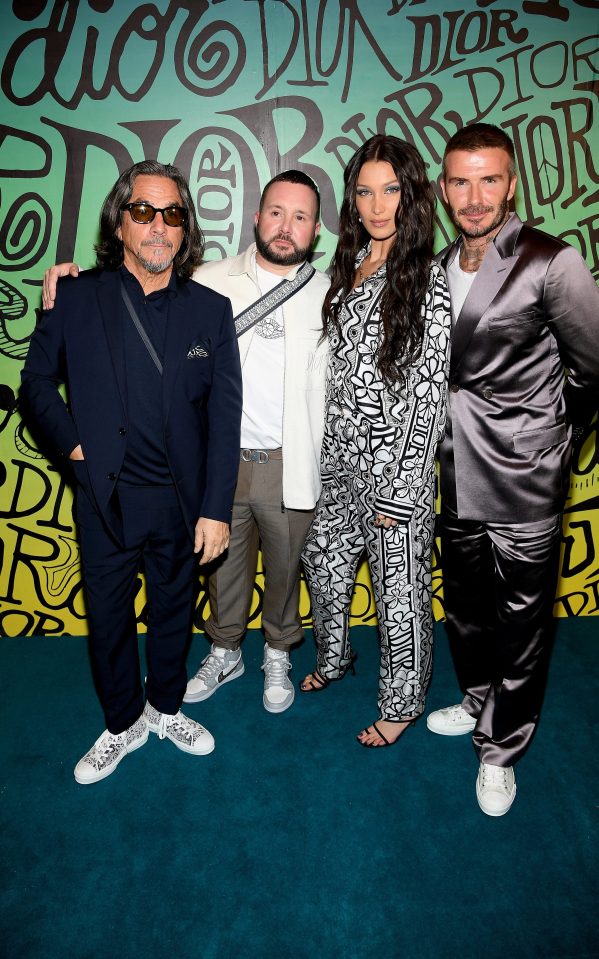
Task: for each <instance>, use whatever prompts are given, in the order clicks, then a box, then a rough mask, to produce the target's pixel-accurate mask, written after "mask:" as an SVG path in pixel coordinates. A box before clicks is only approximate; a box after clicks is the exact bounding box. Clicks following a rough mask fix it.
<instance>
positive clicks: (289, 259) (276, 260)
mask: <svg viewBox="0 0 599 959" xmlns="http://www.w3.org/2000/svg"><path fill="white" fill-rule="evenodd" d="M282 239H285V240H286V242H287V243H291V245H292V246H293V250H292V251H291V253H275V251H274V250H271V248H270V246H271V243H274V241H275V240H282ZM256 249H257V250H258V253H259V254H260V256H261V257H262V258H263V259H264V260H266V262H267V263H273V264H275V265H276V266H295V264H296V263H303V262H304V260H305V259H307V257H308V255H309V253H310V250H311V249H312V244H310V246H307V247H305V249H302V248H301V247H299V246H297V244H296V243H294V242H293V240H291V239H289V237H281V236H275V237H273V238H272V240H269V241H268V243H266V242H265V241H264V240H263V239H262V237H261V236H260V234H259V233H258V230H256Z"/></svg>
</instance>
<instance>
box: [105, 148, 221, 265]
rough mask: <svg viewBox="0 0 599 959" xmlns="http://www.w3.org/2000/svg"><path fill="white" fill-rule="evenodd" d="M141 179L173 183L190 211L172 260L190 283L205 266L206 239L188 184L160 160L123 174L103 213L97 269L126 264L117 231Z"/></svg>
mask: <svg viewBox="0 0 599 959" xmlns="http://www.w3.org/2000/svg"><path fill="white" fill-rule="evenodd" d="M138 176H161V177H165V178H166V179H168V180H173V181H174V183H176V185H177V189H178V190H179V193H180V194H181V200H182V203H183V206H184V207H185V209H186V210H187V220H186V222H185V224H184V226H183V243H182V244H181V247H180V248H179V250H178V251H177V254H176V256H175V258H174V260H173V267H174V269H175V272H176V273H177V275H178V276H180V277H181V278H182V279H189V277H190V276H191V275H192V273H193V271H194V270H195V268H196V267H197V266H199V265H200V263H201V262H202V257H203V255H204V236H203V234H202V231H201V229H200V225H199V223H198V221H197V218H196V211H195V207H194V205H193V200H192V197H191V193H190V190H189V186H188V185H187V180H186V179H185V177H184V176H183V174H182V173H181V171H180V170H179V169H177V167H174V166H171V164H170V163H158V161H157V160H142V161H141V162H140V163H135V164H134V165H133V166H132V167H129V169H128V170H125V172H124V173H121V175H120V177H119V178H118V180H117V181H116V183H115V184H114V186H113V188H112V190H111V191H110V193H109V194H108V196H107V197H106V199H105V200H104V203H103V205H102V211H101V213H100V240H99V242H98V243H97V244H96V246H95V251H96V266H99V267H101V268H102V269H103V270H118V268H119V266H120V265H121V263H122V262H123V241H122V240H119V238H118V236H117V235H116V231H117V229H118V227H119V226H120V225H121V217H122V215H123V214H122V212H121V207H123V206H124V204H125V203H128V202H129V200H130V199H131V194H132V192H133V185H134V183H135V178H136V177H138Z"/></svg>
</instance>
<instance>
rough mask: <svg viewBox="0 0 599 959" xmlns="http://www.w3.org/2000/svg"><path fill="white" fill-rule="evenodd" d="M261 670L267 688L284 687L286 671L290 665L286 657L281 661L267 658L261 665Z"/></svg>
mask: <svg viewBox="0 0 599 959" xmlns="http://www.w3.org/2000/svg"><path fill="white" fill-rule="evenodd" d="M262 669H263V670H264V675H265V677H266V682H267V685H268V686H284V684H285V681H286V679H287V671H288V670H289V669H291V664H290V663H289V662H288V661H287V658H286V657H281V659H271V658H270V657H268V658H267V659H266V660H265V661H264V663H263V664H262Z"/></svg>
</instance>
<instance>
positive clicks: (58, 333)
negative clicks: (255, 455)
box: [21, 270, 241, 540]
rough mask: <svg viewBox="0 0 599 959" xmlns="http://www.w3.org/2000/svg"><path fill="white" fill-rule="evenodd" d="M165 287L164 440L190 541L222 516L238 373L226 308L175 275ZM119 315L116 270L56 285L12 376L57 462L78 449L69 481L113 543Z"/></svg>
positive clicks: (122, 404)
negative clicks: (17, 377)
mask: <svg viewBox="0 0 599 959" xmlns="http://www.w3.org/2000/svg"><path fill="white" fill-rule="evenodd" d="M176 289H177V295H176V296H174V297H173V298H172V300H171V303H170V308H169V318H168V326H167V335H166V342H165V348H164V357H163V376H162V400H163V411H164V417H163V423H164V440H165V448H166V455H167V459H168V464H169V467H170V470H171V473H172V477H173V481H174V484H175V488H176V490H177V494H178V496H179V501H180V504H181V508H182V510H183V514H184V517H185V520H186V523H187V525H188V528H189V532H190V535H191V538H192V540H193V536H194V528H195V524H196V522H197V520H198V519H199V518H200V517H205V518H208V519H215V520H222V521H224V522H227V523H228V522H230V520H231V509H232V503H233V495H234V492H235V485H236V481H237V471H238V467H239V443H240V439H239V431H240V423H241V370H240V363H239V350H238V348H237V341H236V338H235V328H234V324H233V317H232V312H231V304H230V302H229V300H228V299H226V297H223V296H221V295H220V294H218V293H215V292H214V291H213V290H210V289H208V288H207V287H204V286H201V285H200V284H199V283H196V282H194V281H193V280H182V279H180V278H177V280H176ZM121 307H122V300H121V291H120V274H119V272H118V271H116V272H110V271H101V270H89V271H85V272H83V273H82V274H81V275H80V276H79V277H78V278H77V279H74V278H72V277H65V278H64V279H63V280H61V281H60V283H59V288H58V294H57V297H56V304H55V307H54V309H53V310H51V311H47V312H45V313H44V314H43V316H42V319H41V322H40V324H39V325H38V326H37V327H36V329H35V331H34V333H33V336H32V338H31V343H30V346H29V353H28V355H27V360H26V362H25V367H24V369H23V372H22V374H21V380H22V385H21V404H22V408H23V412H24V414H25V415H26V416H27V415H30V416H31V417H32V420H33V421H34V422H35V424H36V425H37V427H39V429H40V431H41V433H42V435H43V436H44V438H45V439H46V441H48V442H49V443H50V444H51V446H52V447H54V448H55V449H57V450H58V451H59V452H60V453H61V454H62V455H63V456H65V457H68V456H69V454H70V453H71V452H72V450H73V449H75V447H76V446H77V445H78V444H81V447H82V449H83V455H84V457H85V464H84V465H75V466H74V472H75V475H76V478H77V481H78V482H80V483H81V485H83V486H84V487H86V488H87V491H88V493H90V494H91V496H92V497H93V499H94V500H95V503H96V506H97V508H98V510H99V512H100V513H101V514H102V516H103V518H104V520H105V522H106V523H107V525H108V527H109V528H110V529H111V530H112V532H113V534H114V535H115V536H116V538H117V539H118V540H120V539H121V535H122V523H121V520H120V517H119V512H118V510H117V509H115V504H114V497H113V495H112V494H113V492H114V488H115V484H116V481H117V478H118V475H119V471H120V469H121V466H122V464H123V459H124V456H125V449H126V443H127V425H128V424H127V403H126V383H125V355H124V345H123V329H122V312H123V311H122V309H121ZM61 383H66V386H67V395H68V404H67V403H65V401H64V400H63V398H62V396H61V393H60V392H59V386H60V384H61ZM70 462H71V464H73V462H75V461H70Z"/></svg>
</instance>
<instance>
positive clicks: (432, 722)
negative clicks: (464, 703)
mask: <svg viewBox="0 0 599 959" xmlns="http://www.w3.org/2000/svg"><path fill="white" fill-rule="evenodd" d="M426 725H427V726H428V728H429V729H430V731H431V733H438V734H439V736H463V735H464V733H471V732H472V730H473V729H474V727H475V726H476V719H475V718H474V716H470V715H469V714H468V713H467V712H466V710H465V709H462V707H461V706H460V704H459V703H458V705H457V706H448V707H447V708H446V709H436V710H435V711H434V712H433V713H429V715H428V716H427V717H426Z"/></svg>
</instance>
